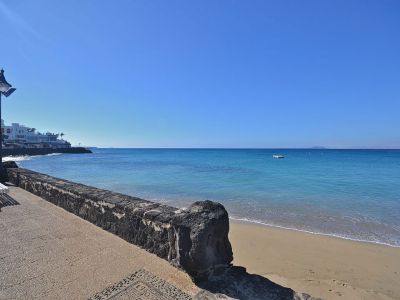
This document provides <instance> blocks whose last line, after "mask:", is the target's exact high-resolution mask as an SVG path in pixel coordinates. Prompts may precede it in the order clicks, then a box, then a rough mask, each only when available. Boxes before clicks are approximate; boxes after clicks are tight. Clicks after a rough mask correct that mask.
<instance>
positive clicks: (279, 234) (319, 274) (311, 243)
mask: <svg viewBox="0 0 400 300" xmlns="http://www.w3.org/2000/svg"><path fill="white" fill-rule="evenodd" d="M229 239H230V241H231V243H232V248H233V254H234V261H233V263H234V265H239V266H244V267H246V268H247V271H248V272H249V273H255V274H259V275H262V276H265V277H267V278H268V279H270V280H272V281H274V282H275V283H278V284H280V285H283V286H290V287H291V288H293V289H295V290H298V291H301V292H305V293H308V294H311V295H313V296H316V297H321V298H324V299H399V298H400V286H399V285H398V282H399V281H400V249H399V248H398V247H391V246H386V245H380V244H375V243H369V242H360V241H354V240H348V239H343V238H338V237H333V236H326V235H319V234H312V233H307V232H301V231H296V230H290V229H283V228H278V227H271V226H265V225H260V224H255V223H250V222H244V221H238V220H233V219H230V233H229Z"/></svg>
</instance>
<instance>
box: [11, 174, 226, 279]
mask: <svg viewBox="0 0 400 300" xmlns="http://www.w3.org/2000/svg"><path fill="white" fill-rule="evenodd" d="M7 173H8V177H9V181H11V182H12V183H14V184H15V185H17V186H19V187H21V188H23V189H25V190H27V191H29V192H31V193H33V194H35V195H38V196H40V197H42V198H43V199H45V200H47V201H49V202H52V203H54V204H56V205H58V206H60V207H63V208H64V209H66V210H67V211H69V212H72V213H74V214H75V215H77V216H80V217H81V218H83V219H86V220H88V221H90V222H92V223H93V224H96V225H98V226H100V227H102V228H103V229H105V230H108V231H110V232H112V233H114V234H116V235H118V236H120V237H121V238H123V239H125V240H127V241H128V242H130V243H132V244H135V245H138V246H140V247H142V248H144V249H146V250H147V251H149V252H152V253H154V254H156V255H158V256H159V257H161V258H164V259H166V260H168V261H169V262H171V263H172V264H173V265H175V266H177V267H179V268H182V269H183V270H185V271H186V272H187V273H188V274H189V275H190V276H191V277H192V278H193V280H195V281H201V280H204V279H207V278H208V277H209V276H210V275H213V274H218V273H220V271H221V270H223V269H225V268H226V267H228V266H230V265H231V262H232V259H233V257H232V248H231V244H230V242H229V239H228V232H229V219H228V213H227V212H226V210H225V208H224V207H223V206H222V205H221V204H219V203H215V202H212V201H200V202H195V203H193V204H192V205H191V206H190V207H189V208H188V209H187V210H181V209H177V208H174V207H171V206H167V205H162V204H159V203H154V202H150V201H147V200H144V199H140V198H135V197H131V196H127V195H123V194H119V193H114V192H111V191H107V190H102V189H97V188H94V187H90V186H86V185H83V184H78V183H74V182H71V181H67V180H62V179H58V178H55V177H52V176H48V175H45V174H41V173H37V172H34V171H30V170H27V169H22V168H20V169H16V168H8V169H7Z"/></svg>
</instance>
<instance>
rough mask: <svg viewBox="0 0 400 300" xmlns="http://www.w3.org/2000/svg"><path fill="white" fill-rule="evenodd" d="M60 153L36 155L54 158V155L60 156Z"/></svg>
mask: <svg viewBox="0 0 400 300" xmlns="http://www.w3.org/2000/svg"><path fill="white" fill-rule="evenodd" d="M61 154H62V153H50V154H45V155H38V156H56V155H61Z"/></svg>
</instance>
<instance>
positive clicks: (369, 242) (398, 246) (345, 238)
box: [229, 217, 400, 248]
mask: <svg viewBox="0 0 400 300" xmlns="http://www.w3.org/2000/svg"><path fill="white" fill-rule="evenodd" d="M229 220H231V221H233V222H237V223H244V224H253V225H256V226H262V227H270V228H277V229H283V230H291V231H295V232H301V233H306V234H315V235H320V236H326V237H331V238H335V239H343V240H347V241H353V242H359V243H367V244H373V245H381V246H387V247H393V248H400V245H392V244H389V243H383V242H378V241H372V240H362V239H357V238H352V237H347V236H342V235H338V234H334V233H324V232H318V231H310V230H304V229H298V228H292V227H285V226H280V225H274V224H268V223H264V222H261V221H256V220H252V219H248V218H236V217H229Z"/></svg>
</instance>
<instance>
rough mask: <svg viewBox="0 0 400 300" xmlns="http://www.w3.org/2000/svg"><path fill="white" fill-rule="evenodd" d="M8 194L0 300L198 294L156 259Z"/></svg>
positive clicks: (44, 205)
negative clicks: (11, 202)
mask: <svg viewBox="0 0 400 300" xmlns="http://www.w3.org/2000/svg"><path fill="white" fill-rule="evenodd" d="M10 196H12V197H13V198H14V199H15V200H16V201H17V202H18V204H16V205H11V206H5V207H3V208H2V209H1V212H0V299H33V298H40V299H87V298H90V297H93V296H94V295H96V293H99V294H97V295H96V299H107V298H109V297H110V296H113V295H114V298H118V299H124V298H132V297H133V298H137V299H189V298H190V296H195V295H196V294H198V293H199V292H200V289H199V288H198V287H196V286H195V285H194V284H193V283H192V281H191V279H190V278H189V276H188V275H186V274H185V273H184V272H181V271H180V270H178V269H176V268H174V267H172V266H171V265H169V264H168V262H166V261H164V260H162V259H160V258H158V257H157V256H155V255H153V254H151V253H148V252H146V251H145V250H142V249H140V248H139V247H136V246H134V245H132V244H129V243H127V242H125V241H124V240H122V239H121V238H119V237H117V236H114V235H113V234H111V233H108V232H106V231H104V230H102V229H101V228H98V227H96V226H95V225H93V224H91V223H89V222H87V221H85V220H83V219H81V218H79V217H77V216H75V215H73V214H71V213H68V212H66V211H65V210H63V209H62V208H60V207H57V206H56V205H53V204H51V203H49V202H46V201H44V200H43V199H41V198H39V197H37V196H35V195H32V194H30V193H28V192H26V191H24V190H22V189H20V188H16V187H10ZM121 280H123V281H121ZM164 280H165V281H164ZM116 283H117V284H116ZM112 285H114V286H113V287H111V288H110V289H107V290H105V291H103V290H104V289H106V288H107V287H110V286H112ZM126 285H131V288H129V289H126ZM102 291H103V292H102ZM121 291H122V292H121ZM197 297H198V296H197Z"/></svg>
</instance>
